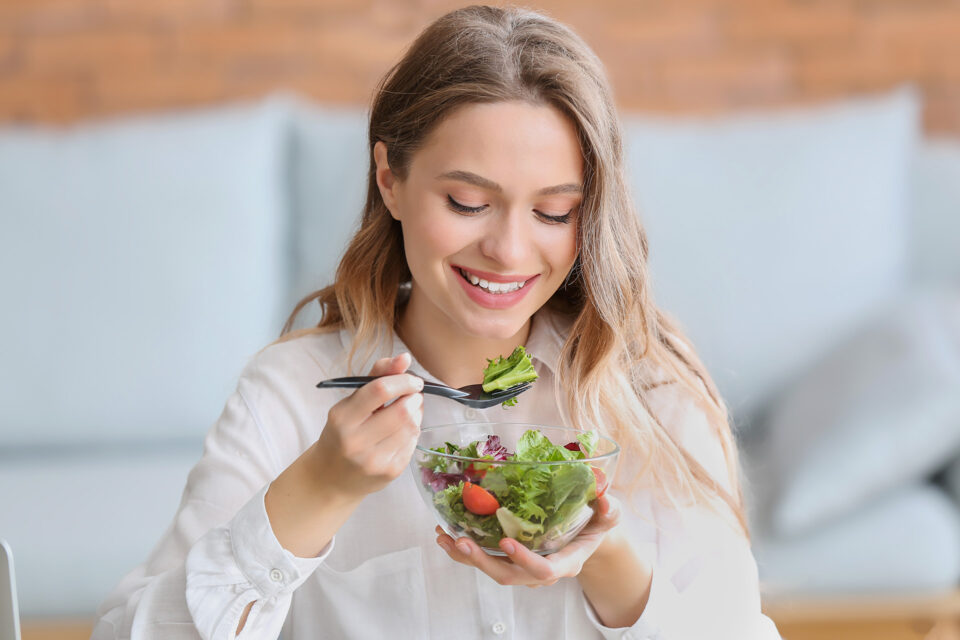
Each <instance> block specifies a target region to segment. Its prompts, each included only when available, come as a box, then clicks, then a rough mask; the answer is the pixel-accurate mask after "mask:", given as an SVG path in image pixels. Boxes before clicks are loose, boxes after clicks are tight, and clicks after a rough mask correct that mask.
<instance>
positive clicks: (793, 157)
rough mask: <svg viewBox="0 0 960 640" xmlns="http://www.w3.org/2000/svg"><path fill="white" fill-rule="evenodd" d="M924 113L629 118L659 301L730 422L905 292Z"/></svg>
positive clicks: (882, 100)
mask: <svg viewBox="0 0 960 640" xmlns="http://www.w3.org/2000/svg"><path fill="white" fill-rule="evenodd" d="M918 106H919V105H918V99H917V96H916V95H915V94H914V92H912V91H910V90H898V91H893V92H890V93H886V94H882V95H879V96H876V97H869V98H860V99H856V100H845V101H843V102H838V103H832V104H828V105H824V106H817V107H809V108H797V109H792V110H789V111H783V112H772V113H752V114H742V115H737V116H726V117H716V118H709V119H703V118H696V119H692V118H675V117H670V118H667V117H663V118H653V117H639V116H631V117H629V118H625V122H624V124H625V131H626V143H625V144H626V147H627V152H628V155H627V160H628V165H629V168H630V173H629V178H630V180H631V183H632V186H633V189H634V193H635V196H636V200H637V202H638V206H639V209H640V216H641V219H642V220H643V222H644V224H645V225H646V227H647V230H648V232H649V237H650V263H651V272H652V277H653V289H654V293H655V295H656V298H657V300H658V302H660V303H661V304H662V305H663V306H664V308H665V309H666V310H667V311H668V312H670V313H671V314H672V315H673V316H674V317H675V318H676V319H677V320H678V321H679V322H680V324H681V326H683V327H685V328H686V329H687V331H688V333H689V335H690V338H691V339H692V340H693V342H694V344H695V346H696V347H697V349H698V351H699V353H700V354H701V357H702V358H703V359H704V362H705V364H706V365H707V367H708V368H709V369H710V372H711V374H712V375H713V376H714V378H715V379H716V381H717V384H718V386H719V388H720V391H721V392H722V393H723V395H724V396H725V397H726V399H727V401H728V403H729V405H730V407H731V409H733V410H734V413H735V414H740V415H746V414H749V413H750V412H752V410H753V409H755V408H757V407H759V406H760V405H762V403H763V402H764V400H765V399H766V396H767V394H768V393H770V392H772V391H773V390H774V389H776V388H778V387H779V386H781V385H782V384H783V383H784V382H785V381H786V380H787V379H789V378H790V377H792V376H794V375H796V374H797V373H798V372H799V371H801V370H802V368H803V367H804V366H806V365H808V364H809V363H810V362H811V360H812V359H814V358H815V357H816V356H817V355H819V354H822V353H824V352H825V351H826V349H827V348H828V347H829V344H830V341H831V340H832V337H833V336H835V335H836V334H837V332H838V331H841V332H842V331H844V330H847V329H850V328H852V327H853V326H855V325H856V323H858V322H860V321H862V320H863V319H864V317H865V316H866V315H867V314H868V313H869V311H870V310H872V309H873V308H875V307H876V306H877V305H878V304H879V303H881V302H882V301H884V300H888V299H890V298H891V297H892V296H893V295H895V293H896V292H897V291H899V290H900V288H901V286H902V283H903V281H904V274H905V272H906V238H907V233H906V228H907V214H906V209H905V204H906V201H907V191H908V184H909V175H910V173H909V169H910V161H911V154H912V152H913V149H914V145H915V144H916V141H917V139H918V132H919V124H918Z"/></svg>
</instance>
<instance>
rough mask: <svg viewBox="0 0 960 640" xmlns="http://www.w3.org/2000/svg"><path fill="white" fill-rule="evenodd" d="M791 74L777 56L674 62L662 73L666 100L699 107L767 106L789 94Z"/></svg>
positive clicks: (744, 55) (740, 55) (764, 54)
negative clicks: (762, 104)
mask: <svg viewBox="0 0 960 640" xmlns="http://www.w3.org/2000/svg"><path fill="white" fill-rule="evenodd" d="M790 73H791V70H790V65H789V63H788V61H787V60H786V58H785V57H784V56H783V55H781V54H779V53H776V52H759V53H756V54H750V53H736V54H731V53H721V54H717V55H713V56H705V57H694V58H685V59H676V60H674V59H671V60H667V61H665V62H664V65H663V69H662V71H661V74H662V78H663V92H664V94H665V96H666V97H668V98H670V99H673V100H678V101H683V102H690V103H691V104H696V103H697V102H701V101H706V102H708V103H711V104H718V105H721V104H757V103H766V102H768V101H770V100H772V99H775V98H777V97H778V96H780V95H783V94H784V93H786V92H788V91H789V90H790V86H791V75H790Z"/></svg>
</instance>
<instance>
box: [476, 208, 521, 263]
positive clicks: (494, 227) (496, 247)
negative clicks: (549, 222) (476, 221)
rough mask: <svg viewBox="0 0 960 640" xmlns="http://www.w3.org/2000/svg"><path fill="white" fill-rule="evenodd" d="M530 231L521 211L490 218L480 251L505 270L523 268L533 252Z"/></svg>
mask: <svg viewBox="0 0 960 640" xmlns="http://www.w3.org/2000/svg"><path fill="white" fill-rule="evenodd" d="M531 244H532V243H531V238H530V229H529V225H528V224H527V221H526V220H524V217H523V212H521V211H513V210H510V211H503V212H502V213H501V214H500V215H496V216H490V218H489V223H488V224H487V225H485V228H484V233H483V237H482V238H481V239H480V251H481V253H483V254H484V255H485V256H487V257H488V258H490V259H491V260H492V261H495V262H497V263H499V264H502V265H503V266H504V268H506V269H510V268H522V267H523V266H524V265H525V264H526V263H527V262H528V260H527V256H528V255H529V253H530V250H531Z"/></svg>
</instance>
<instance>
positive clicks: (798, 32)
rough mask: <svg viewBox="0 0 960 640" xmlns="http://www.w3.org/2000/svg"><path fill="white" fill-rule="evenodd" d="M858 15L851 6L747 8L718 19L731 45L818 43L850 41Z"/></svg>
mask: <svg viewBox="0 0 960 640" xmlns="http://www.w3.org/2000/svg"><path fill="white" fill-rule="evenodd" d="M859 24H860V17H859V16H858V15H857V13H856V12H855V10H854V8H853V7H852V6H850V5H843V4H840V3H836V4H830V5H801V6H796V5H791V6H765V7H762V8H757V7H750V8H749V10H747V11H742V10H737V11H731V12H729V13H727V14H725V15H724V17H723V19H722V20H721V30H722V33H723V36H724V37H725V38H727V39H729V41H730V42H731V43H732V44H733V45H735V46H736V45H739V44H749V45H755V44H767V45H781V44H782V45H791V46H795V45H798V44H804V45H817V44H822V43H831V42H835V41H845V40H849V39H850V38H852V37H853V36H854V34H855V33H856V32H857V28H858V26H859Z"/></svg>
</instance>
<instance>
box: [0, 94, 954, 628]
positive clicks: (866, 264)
mask: <svg viewBox="0 0 960 640" xmlns="http://www.w3.org/2000/svg"><path fill="white" fill-rule="evenodd" d="M919 108H920V104H919V98H918V96H917V94H916V93H915V92H914V91H913V90H911V89H910V88H908V87H906V88H900V89H897V90H894V91H891V92H887V93H884V94H878V95H872V96H865V97H863V98H858V99H850V100H844V101H840V102H835V103H830V104H824V105H819V106H812V107H806V108H802V109H801V108H797V109H791V110H787V111H777V112H754V113H748V114H739V115H736V116H723V117H715V118H667V117H657V116H650V115H643V114H624V125H625V132H626V148H627V161H628V170H629V180H630V184H631V188H632V189H633V191H634V196H635V198H636V201H637V203H638V206H639V209H640V215H641V217H642V218H643V221H644V223H645V224H646V226H647V228H648V231H649V235H650V242H651V270H652V273H653V277H654V295H655V297H656V299H657V300H658V301H659V302H660V304H661V305H662V306H663V307H664V308H665V309H666V310H667V311H668V312H670V313H671V314H672V315H673V316H674V317H676V318H677V319H678V320H679V322H680V324H681V325H682V326H683V327H684V328H685V329H686V330H687V331H688V333H689V335H690V337H691V338H692V340H693V342H694V344H695V345H696V346H697V348H698V349H699V351H700V352H701V355H702V356H703V358H704V360H705V361H706V364H707V365H708V367H709V368H710V370H711V371H712V373H713V375H714V376H715V378H716V381H717V383H718V385H719V386H720V389H721V391H722V392H723V394H724V396H725V397H726V399H727V400H728V403H729V405H730V408H731V411H732V415H733V417H734V423H735V428H736V431H737V435H738V439H739V441H740V444H741V448H742V451H743V460H744V469H745V476H744V482H745V486H746V488H747V496H748V504H749V515H750V519H751V524H752V526H753V530H754V541H755V550H756V556H757V559H758V565H759V568H760V575H761V580H762V582H763V584H764V588H765V589H767V590H768V591H769V592H771V593H777V594H787V595H789V594H791V593H801V592H814V593H833V592H838V591H843V592H863V591H876V590H889V591H894V590H901V591H903V590H907V591H927V590H934V591H935V590H944V589H950V588H951V587H955V586H957V585H958V582H960V506H958V505H960V455H958V452H960V413H957V414H955V413H953V405H952V404H951V402H950V399H949V397H948V396H950V395H951V394H950V392H951V391H957V390H958V389H960V386H956V380H955V379H953V378H949V377H947V378H937V377H936V376H937V372H938V371H940V372H941V373H942V372H943V371H949V370H950V366H952V364H951V363H952V362H953V360H951V358H960V338H958V336H957V335H956V334H953V333H951V332H952V331H953V330H954V329H957V328H960V321H957V322H956V323H955V324H951V318H953V320H956V318H955V317H954V316H952V315H951V314H953V313H954V311H955V309H956V306H957V305H956V304H955V296H956V295H957V292H958V290H960V257H958V256H960V253H958V252H957V251H956V249H955V245H956V243H955V240H954V239H955V238H956V237H958V234H960V215H958V212H960V187H958V185H960V144H958V143H957V142H952V141H949V140H931V139H927V138H925V137H924V136H923V135H922V134H921V132H920V127H919V124H918V120H919V116H918V113H919ZM365 145H366V142H365V113H364V112H363V110H362V109H347V108H333V107H328V106H323V105H316V104H312V103H310V102H309V101H307V100H304V99H301V98H299V97H297V96H294V95H275V96H271V97H268V98H265V99H262V100H258V101H254V102H247V103H241V104H231V105H223V106H218V107H209V108H203V109H191V110H183V111H177V112H166V113H154V114H143V115H139V116H136V117H125V118H118V119H113V120H103V121H97V122H89V123H81V124H79V125H76V126H72V127H69V128H54V127H14V126H6V127H0V211H2V214H0V282H2V284H3V287H2V290H3V291H4V292H5V296H4V313H3V314H2V316H0V335H3V336H4V338H3V350H2V351H3V355H2V358H0V537H3V538H6V539H7V540H8V541H9V542H10V543H11V545H12V547H13V550H14V554H15V556H16V561H17V572H18V579H19V588H20V602H21V610H22V615H24V617H37V616H55V615H74V616H90V615H92V613H93V611H94V610H95V608H96V606H97V605H98V604H99V602H100V601H101V600H102V599H103V597H104V596H105V595H106V594H107V592H108V591H109V590H110V589H111V588H112V587H113V586H114V584H115V583H116V582H117V581H118V580H119V579H120V578H121V576H122V575H124V574H125V573H126V572H127V571H129V570H130V569H132V568H133V567H134V566H135V565H136V564H138V563H139V562H141V561H142V560H143V559H144V558H145V557H146V556H147V555H148V553H149V552H150V550H151V548H152V546H153V545H154V544H155V543H156V541H157V540H158V538H159V536H160V534H161V532H162V531H164V529H165V527H166V526H167V525H168V524H169V522H170V520H171V517H172V515H173V513H174V511H175V510H176V508H177V505H178V502H179V499H180V495H181V491H182V489H183V485H184V482H185V479H186V475H187V472H188V470H189V469H190V468H191V466H192V465H193V464H194V463H195V462H196V461H197V459H198V457H199V456H200V453H201V447H202V438H203V435H204V433H205V432H206V430H207V429H208V428H209V427H210V425H211V424H212V423H213V422H214V421H215V420H216V419H217V416H218V415H219V412H220V411H221V409H222V407H223V404H224V402H225V400H226V398H227V396H228V394H229V393H230V392H231V390H232V389H233V386H234V385H235V383H236V380H237V376H238V374H239V372H240V370H241V368H242V367H243V365H244V364H245V362H246V361H247V359H248V358H250V357H251V356H252V355H253V354H254V353H255V352H256V351H257V350H258V349H259V348H261V347H262V346H263V345H265V344H267V343H268V342H270V341H271V340H273V339H274V338H275V337H277V335H278V334H279V331H280V327H281V326H282V323H283V321H284V319H285V318H286V315H287V314H288V313H289V311H290V310H291V309H292V307H293V304H294V302H295V301H296V300H298V299H299V298H300V297H301V296H302V295H304V294H306V293H308V292H310V291H312V290H313V289H315V288H317V287H319V286H321V285H323V284H325V283H327V282H329V280H330V278H331V276H332V273H333V269H334V268H335V265H336V263H337V259H338V256H339V254H340V253H341V251H342V250H343V248H344V246H345V243H346V240H347V238H348V237H349V236H350V234H351V232H352V231H353V230H354V228H355V227H356V224H357V222H358V213H359V211H360V208H361V205H362V202H363V196H364V193H365V180H366V176H365V169H366V166H367V161H368V160H367V157H368V156H367V150H366V146H365ZM891 316H893V317H895V320H896V321H895V322H894V321H891V322H893V324H892V325H891V326H887V325H885V324H884V322H886V321H885V318H888V317H891ZM315 317H316V309H312V308H311V309H307V310H305V312H304V313H303V314H301V317H300V318H298V322H297V326H306V325H308V324H309V323H310V322H311V320H312V319H315ZM917 318H926V319H927V320H924V322H927V321H929V322H933V323H934V324H935V325H936V327H937V328H936V332H940V333H938V334H937V335H941V334H942V336H941V337H942V340H941V341H940V342H939V343H937V345H935V346H934V347H932V351H933V352H934V353H932V355H931V353H928V352H925V351H923V345H921V346H919V347H918V346H917V345H914V347H913V351H910V348H908V347H909V346H910V345H908V347H905V348H904V350H901V352H899V353H900V354H901V356H902V357H898V356H897V355H896V354H894V355H892V356H890V357H888V358H887V359H886V360H882V362H880V363H879V364H878V363H877V361H876V360H875V354H876V353H877V350H878V349H879V351H881V352H882V351H883V346H884V345H885V344H887V340H886V338H885V336H889V335H901V334H905V335H912V334H914V333H917V334H919V335H928V333H929V331H928V329H929V327H930V326H933V325H924V324H923V322H921V321H918V320H917ZM931 318H932V319H931ZM898 323H899V324H898ZM912 323H913V324H912ZM917 323H919V324H917ZM891 327H892V328H891ZM912 328H916V331H913V330H912ZM885 331H886V333H884V332H885ZM896 331H900V332H901V333H900V334H898V333H896ZM891 332H893V333H891ZM864 336H867V338H864ZM954 338H958V339H957V340H956V341H955V342H951V340H953V339H954ZM864 340H866V343H863V341H864ZM870 340H872V341H873V342H870ZM906 342H908V343H909V340H907V341H906ZM919 342H922V341H919ZM871 345H872V346H871ZM927 346H928V347H929V345H927ZM955 347H956V349H954V348H955ZM918 350H919V351H918ZM872 354H873V355H872ZM924 354H926V355H924ZM888 355H889V354H888ZM857 358H861V361H857V362H856V363H855V364H854V365H851V367H852V368H849V369H843V368H842V367H840V368H839V369H838V366H839V365H838V362H839V363H840V364H844V363H846V364H850V363H851V361H856V360H857ZM871 358H874V360H871ZM933 361H936V362H935V363H934V364H931V362H933ZM904 362H906V363H907V364H903V363H904ZM918 363H919V364H918ZM883 367H887V368H889V369H890V370H891V371H893V373H891V374H890V375H888V376H887V377H883V376H880V378H881V379H880V380H879V381H877V380H873V382H871V383H870V384H872V385H873V386H870V384H866V383H865V385H866V386H867V387H870V388H868V389H866V390H864V389H863V388H855V389H852V390H850V389H844V388H842V387H843V385H824V384H823V383H822V382H818V381H822V380H823V379H824V378H825V377H828V376H830V375H833V376H835V377H836V378H837V379H839V380H849V379H851V376H852V377H853V378H855V379H861V376H860V375H859V373H863V372H866V373H873V372H876V371H878V370H884V371H885V370H886V369H883ZM898 367H900V369H898ZM925 367H926V368H925ZM937 367H940V368H939V369H938V368H937ZM858 372H859V373H858ZM918 372H919V373H918ZM897 375H900V376H901V377H903V378H904V379H906V380H908V381H909V380H914V381H916V380H921V381H928V380H936V381H937V384H933V385H926V384H920V383H917V384H913V385H912V386H910V385H908V387H909V389H908V391H910V393H911V394H912V395H909V397H907V394H905V393H900V392H899V391H896V390H897V389H902V388H903V387H896V386H895V382H896V380H897V378H896V376H897ZM943 375H947V374H943ZM918 376H919V377H918ZM924 376H926V377H924ZM862 377H863V378H864V379H870V376H867V375H864V376H862ZM871 380H872V379H871ZM884 385H886V386H884ZM891 385H894V386H893V387H891ZM854 386H855V385H854ZM931 386H932V387H935V388H934V389H932V390H931V389H930V387H931ZM891 388H893V389H894V390H895V391H896V392H893V393H891V392H890V389H891ZM865 394H866V395H865ZM871 394H872V395H871ZM954 395H956V396H957V397H960V393H956V394H954ZM864 398H874V399H876V398H885V399H886V400H888V401H891V404H890V405H889V406H886V405H885V407H886V409H884V411H882V412H880V415H881V416H882V417H883V420H880V422H882V423H883V424H880V425H879V426H878V427H877V428H876V429H870V427H871V425H873V424H876V415H875V414H871V413H870V412H869V411H868V410H867V409H863V406H866V407H868V408H869V407H873V406H875V403H871V402H870V401H868V400H865V399H864ZM898 399H902V400H904V401H905V402H906V403H908V406H905V407H902V408H897V409H895V410H894V409H891V407H896V406H898V405H897V403H896V402H895V401H896V400H898ZM858 403H859V404H858ZM851 406H853V407H854V408H857V407H860V409H863V410H860V411H859V413H858V412H857V411H854V410H851V409H850V407H851ZM917 407H919V409H917V410H918V411H919V412H920V413H921V414H923V424H922V425H920V426H921V427H922V428H919V427H917V428H916V429H915V428H914V427H915V425H913V424H912V420H913V416H915V415H917V414H915V413H914V412H913V411H914V409H915V408H917ZM831 408H833V411H831ZM851 416H852V417H851ZM891 416H892V417H891ZM898 419H899V422H898ZM811 421H813V422H811ZM905 421H907V424H904V422H905ZM814 423H815V426H816V427H817V428H810V427H811V425H812V424H814ZM878 443H879V444H878ZM893 454H896V455H893ZM891 456H893V457H891ZM897 456H899V457H897ZM838 460H839V461H841V464H836V462H837V461H838ZM842 461H856V462H857V463H858V464H844V463H842ZM894 468H895V469H896V472H893V469H894ZM824 469H826V470H827V471H824ZM824 474H826V476H827V477H826V478H824ZM838 488H842V489H843V491H840V493H841V494H842V495H841V496H839V497H838V496H837V495H836V494H837V492H838ZM828 498H829V499H828ZM904 523H908V524H907V526H903V525H904Z"/></svg>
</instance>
